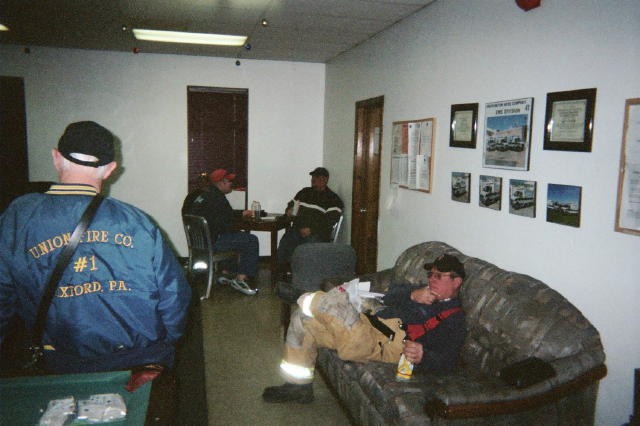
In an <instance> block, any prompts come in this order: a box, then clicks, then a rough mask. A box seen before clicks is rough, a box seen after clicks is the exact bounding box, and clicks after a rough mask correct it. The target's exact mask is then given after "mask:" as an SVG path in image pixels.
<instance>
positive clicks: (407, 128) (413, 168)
mask: <svg viewBox="0 0 640 426" xmlns="http://www.w3.org/2000/svg"><path fill="white" fill-rule="evenodd" d="M434 132H435V118H426V119H422V120H413V121H396V122H394V123H393V128H392V132H391V134H392V138H393V141H392V146H393V152H392V155H391V183H395V184H399V185H400V187H403V188H408V189H415V190H418V191H423V192H431V187H432V182H431V179H432V175H433V173H432V169H433V143H434V140H433V139H434Z"/></svg>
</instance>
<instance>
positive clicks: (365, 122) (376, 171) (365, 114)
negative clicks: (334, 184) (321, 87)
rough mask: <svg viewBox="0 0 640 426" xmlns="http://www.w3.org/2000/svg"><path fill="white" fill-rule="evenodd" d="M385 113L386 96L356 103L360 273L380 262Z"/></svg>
mask: <svg viewBox="0 0 640 426" xmlns="http://www.w3.org/2000/svg"><path fill="white" fill-rule="evenodd" d="M383 110H384V97H383V96H380V97H377V98H372V99H367V100H364V101H359V102H356V124H355V127H356V131H355V141H354V157H353V202H352V207H351V209H352V210H351V245H352V246H353V248H354V249H355V251H356V255H357V259H358V260H357V263H356V272H357V273H358V274H366V273H370V272H375V271H376V268H377V262H378V205H379V198H380V150H381V148H382V147H381V144H382V113H383Z"/></svg>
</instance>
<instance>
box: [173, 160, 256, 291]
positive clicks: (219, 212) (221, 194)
mask: <svg viewBox="0 0 640 426" xmlns="http://www.w3.org/2000/svg"><path fill="white" fill-rule="evenodd" d="M235 178H236V175H235V174H234V173H229V172H227V171H226V170H224V169H216V170H214V171H213V172H211V174H210V175H209V181H208V182H206V180H205V182H203V183H201V184H202V187H201V188H200V189H198V190H196V191H194V192H192V193H190V194H189V195H187V197H186V198H185V200H184V203H183V205H182V214H191V215H195V216H203V217H204V218H205V219H207V224H208V225H209V232H210V233H211V241H213V250H214V251H215V252H221V251H235V252H238V257H239V259H238V263H237V265H236V264H233V265H228V266H229V269H231V270H233V271H235V272H236V273H235V275H234V276H233V277H232V278H230V277H227V276H225V275H227V274H223V275H222V276H221V277H220V278H218V281H219V282H220V283H221V284H229V285H230V286H231V287H232V288H233V289H235V290H238V291H239V292H241V293H244V294H246V295H248V296H252V295H254V294H256V293H257V290H256V289H254V288H251V286H250V285H249V278H250V277H251V278H254V277H255V276H256V273H257V270H258V260H259V250H260V246H259V243H258V237H256V236H255V235H253V234H250V233H249V232H240V231H234V230H233V216H234V214H235V213H236V212H234V210H233V208H232V207H231V204H229V200H227V197H226V194H229V193H230V192H231V191H232V189H233V180H234V179H235ZM237 213H238V215H240V214H242V215H244V216H249V215H250V214H251V211H250V210H244V211H238V212H237ZM236 269H237V271H236ZM226 272H227V273H228V272H229V271H226Z"/></svg>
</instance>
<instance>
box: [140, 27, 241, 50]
mask: <svg viewBox="0 0 640 426" xmlns="http://www.w3.org/2000/svg"><path fill="white" fill-rule="evenodd" d="M133 35H134V36H135V38H137V39H138V40H146V41H159V42H165V43H187V44H210V45H214V46H242V45H244V43H245V42H246V41H247V36H238V35H227V34H208V33H188V32H181V31H161V30H145V29H139V28H134V29H133Z"/></svg>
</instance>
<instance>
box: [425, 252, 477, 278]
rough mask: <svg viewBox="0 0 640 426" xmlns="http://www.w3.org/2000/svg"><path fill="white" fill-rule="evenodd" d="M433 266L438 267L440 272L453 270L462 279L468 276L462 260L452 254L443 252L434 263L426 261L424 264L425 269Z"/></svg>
mask: <svg viewBox="0 0 640 426" xmlns="http://www.w3.org/2000/svg"><path fill="white" fill-rule="evenodd" d="M431 268H436V269H437V270H438V271H440V272H453V273H455V274H456V275H458V276H459V277H461V278H462V279H464V278H465V277H466V276H467V274H466V273H465V270H464V265H463V264H462V262H460V261H459V260H458V258H457V257H455V256H452V255H450V254H441V255H440V256H438V257H437V258H436V260H435V261H433V263H426V264H425V265H424V269H426V270H428V271H429V270H431Z"/></svg>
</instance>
